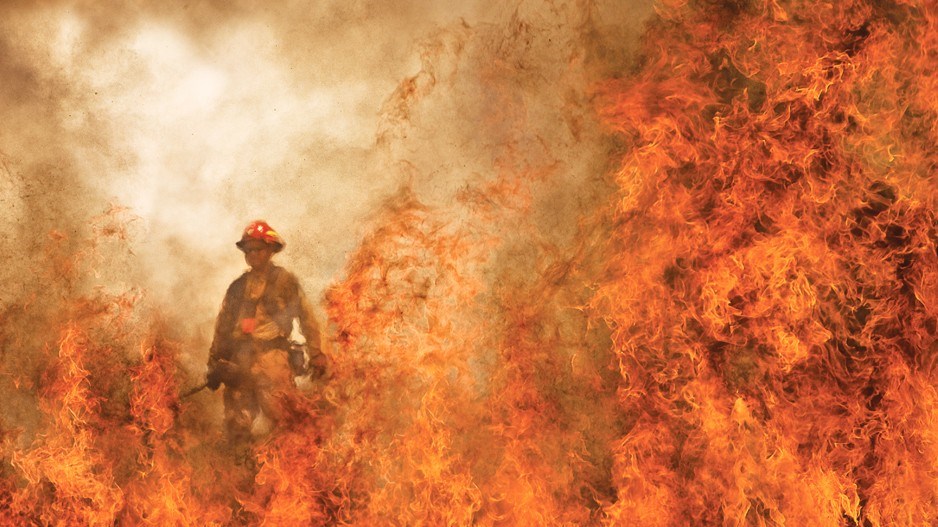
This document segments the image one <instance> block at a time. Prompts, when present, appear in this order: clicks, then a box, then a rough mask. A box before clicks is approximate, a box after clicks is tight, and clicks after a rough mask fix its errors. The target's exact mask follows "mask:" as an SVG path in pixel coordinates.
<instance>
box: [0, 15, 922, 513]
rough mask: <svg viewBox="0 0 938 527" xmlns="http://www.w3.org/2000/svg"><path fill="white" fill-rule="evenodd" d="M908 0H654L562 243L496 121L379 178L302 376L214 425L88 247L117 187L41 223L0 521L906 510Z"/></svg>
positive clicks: (548, 178) (912, 444) (909, 388)
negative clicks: (487, 136) (46, 234)
mask: <svg viewBox="0 0 938 527" xmlns="http://www.w3.org/2000/svg"><path fill="white" fill-rule="evenodd" d="M522 25H523V24H522ZM936 26H938V13H936V10H935V7H934V6H933V5H932V4H931V3H929V2H919V1H914V0H908V1H896V2H882V1H876V2H871V1H867V0H846V1H844V2H838V3H821V4H816V3H809V2H802V1H798V0H792V1H781V0H766V1H752V2H748V1H747V2H743V1H707V0H699V1H696V0H695V1H668V2H661V3H659V5H658V15H657V17H656V18H655V19H654V20H653V21H652V22H651V23H650V25H649V26H648V28H647V30H646V34H645V37H644V41H643V45H642V49H641V60H640V61H639V63H638V64H637V65H636V66H635V68H634V69H633V70H632V71H628V72H625V71H623V72H619V75H618V76H617V77H616V78H614V79H606V80H601V81H599V82H597V83H596V85H595V93H594V95H595V97H594V98H593V100H594V101H595V102H596V104H597V107H596V112H595V113H596V118H597V119H598V120H599V121H600V122H601V124H602V126H603V127H604V130H605V133H606V134H607V137H606V138H604V140H608V141H609V142H610V143H611V144H613V145H614V147H615V148H614V149H613V151H612V153H610V154H609V156H610V159H609V160H608V161H609V162H610V164H611V166H613V167H614V170H613V171H612V172H611V173H610V174H609V175H608V176H609V181H608V183H609V186H608V189H609V195H608V196H606V198H605V199H604V201H602V203H601V205H600V206H598V207H597V208H595V209H590V211H589V212H588V213H587V214H586V215H585V216H584V217H581V218H576V222H577V228H578V231H577V236H575V237H574V240H573V241H572V242H569V243H565V242H563V241H558V238H557V237H551V236H547V235H545V233H544V231H543V230H542V229H541V226H540V225H539V220H540V219H542V217H543V214H542V215H541V216H538V213H539V212H542V211H540V208H542V207H545V205H544V204H545V202H549V200H548V198H545V194H546V192H545V191H544V189H545V188H550V187H552V186H555V185H560V183H561V182H562V181H563V175H564V174H563V171H564V170H565V167H564V165H563V163H559V162H557V161H556V160H554V159H551V158H550V156H544V159H537V156H533V155H532V156H524V155H520V154H518V152H517V151H516V149H517V148H519V145H520V144H521V142H518V143H512V144H510V145H508V146H506V147H505V148H504V149H503V150H500V151H499V152H498V153H497V154H496V155H495V156H494V157H495V159H494V160H493V162H492V166H493V171H492V174H491V177H490V178H489V179H487V180H485V181H479V182H477V183H476V184H472V185H466V186H465V187H463V188H461V189H459V190H457V191H455V192H453V196H452V197H453V198H454V199H452V200H431V199H425V198H424V197H423V196H422V195H421V194H420V192H419V191H418V190H416V185H410V186H404V187H403V188H401V190H400V191H399V192H398V193H397V194H395V195H392V196H390V197H389V199H387V200H386V201H385V202H384V203H383V206H382V207H381V208H380V210H378V211H377V212H376V213H375V214H374V216H373V217H372V218H371V225H370V229H368V231H367V233H366V235H365V236H364V237H363V239H362V240H361V243H360V245H359V246H358V247H357V248H356V249H355V250H354V251H353V252H351V253H350V254H349V258H348V262H347V264H346V266H345V269H344V272H343V275H342V277H341V278H340V279H338V280H337V281H336V282H335V283H334V284H333V285H332V286H331V287H330V288H329V289H328V291H327V293H326V298H325V306H324V307H325V310H326V314H327V321H326V322H327V324H325V329H326V343H325V344H326V351H327V353H328V356H329V358H330V365H329V373H328V375H327V376H326V377H325V378H323V379H319V380H316V381H310V382H308V383H307V384H305V385H301V386H299V387H298V389H297V390H295V391H293V392H288V393H284V394H281V396H280V403H281V406H282V413H283V415H284V418H283V420H282V421H281V423H279V425H278V427H277V428H276V429H275V430H273V431H272V432H271V433H270V434H269V435H268V436H266V437H264V438H260V439H258V440H257V442H256V443H254V444H251V445H248V446H247V447H246V448H245V449H244V450H236V449H234V448H233V447H232V445H230V444H228V443H227V442H226V441H225V440H224V438H222V437H221V432H220V430H219V429H218V427H217V426H213V423H212V422H211V416H212V415H216V414H217V413H218V412H217V410H218V402H217V399H218V396H217V394H213V395H210V396H207V395H200V396H198V397H196V398H193V399H189V400H182V399H181V396H180V392H181V391H182V387H183V385H185V384H186V383H185V382H183V380H182V379H183V377H184V375H183V374H182V373H180V371H179V370H180V369H181V368H180V364H181V356H182V355H184V354H185V353H186V351H185V348H186V347H187V346H189V345H190V344H191V343H190V342H188V341H185V340H181V339H182V337H181V336H180V335H179V334H177V332H176V331H175V329H174V328H173V326H172V323H171V321H172V320H173V318H172V317H171V316H168V315H169V314H171V313H169V312H170V311H171V310H172V309H173V307H171V306H152V305H150V304H149V303H148V298H147V296H146V293H145V292H144V291H141V290H139V289H136V288H134V287H132V286H128V287H127V288H125V289H120V288H118V289H120V290H117V291H115V290H114V284H113V283H111V282H109V281H108V275H106V274H105V272H104V271H102V270H101V269H99V267H101V268H107V266H104V265H101V264H102V262H103V258H105V257H104V256H102V255H101V254H102V253H109V254H129V253H131V251H130V248H129V246H128V245H127V244H128V243H129V242H131V241H132V239H133V237H134V231H132V230H129V229H128V225H132V224H133V222H134V221H135V220H134V218H133V217H130V216H129V214H128V211H127V210H126V209H122V208H120V207H115V208H113V209H111V210H110V211H108V212H106V213H105V214H103V215H101V216H98V217H96V218H93V219H92V221H91V226H90V229H89V232H90V236H91V237H92V239H89V240H72V239H71V238H70V236H69V235H67V234H65V233H61V232H57V233H53V234H52V235H51V236H50V239H49V240H48V244H47V246H48V249H47V251H46V252H45V253H44V255H45V257H46V262H45V263H46V265H45V267H44V268H43V269H41V270H40V271H38V272H37V277H36V281H37V283H43V284H46V285H47V286H48V288H47V289H46V290H44V292H45V296H44V297H40V296H39V295H33V296H29V295H24V296H23V301H22V302H20V303H19V304H17V305H16V306H14V307H12V308H10V309H7V310H6V311H4V312H3V313H2V315H0V343H2V344H3V346H4V349H24V350H37V349H39V350H45V351H44V353H34V354H30V355H29V358H30V360H31V361H33V362H29V361H26V360H25V359H22V362H16V360H20V359H15V358H13V357H12V355H9V354H4V355H3V356H2V359H3V362H2V365H3V367H4V371H3V377H4V378H9V379H11V380H12V381H13V384H14V385H15V386H16V387H17V388H18V389H19V388H22V389H23V391H24V392H27V393H26V395H25V396H24V397H26V398H29V401H30V402H32V403H34V404H35V405H36V407H37V408H38V410H39V413H40V414H41V417H40V418H38V422H37V423H35V424H33V425H30V427H26V426H25V425H24V427H23V428H22V429H16V428H8V426H9V425H8V424H7V423H6V422H2V423H0V425H3V427H4V428H2V429H0V434H2V435H0V445H2V450H0V513H2V514H0V524H3V525H22V524H40V525H45V524H50V525H219V526H221V525H427V526H436V525H484V526H492V527H494V526H508V525H596V526H600V525H603V526H613V525H643V526H645V525H647V526H676V525H760V526H770V525H812V526H814V525H817V526H843V525H857V526H859V525H863V526H870V527H878V526H886V525H890V526H892V525H909V526H911V525H930V524H934V523H935V522H936V521H938V513H936V511H938V477H936V474H938V461H936V460H938V390H936V385H938V378H936V376H938V370H936V368H938V366H936V361H935V357H936V353H938V340H936V333H938V322H936V321H938V248H936V219H935V212H934V211H935V206H936V204H938V194H936V192H935V191H934V188H933V187H934V180H935V176H936V174H935V169H936V167H938V159H936V156H938V153H936V152H935V150H934V145H935V144H938V124H936V122H938V121H936V119H935V117H936V115H938V80H936V78H938V76H936V74H935V70H934V67H935V66H934V63H935V61H934V50H935V49H938V41H936V39H938V27H936ZM522 29H523V30H525V31H527V29H525V28H522ZM463 31H464V32H467V33H468V29H466V28H463ZM465 38H468V37H465ZM460 49H461V48H460ZM426 60H428V61H432V57H428V58H427V59H426ZM577 60H579V59H577ZM583 60H586V59H583ZM498 67H499V68H502V67H504V66H503V65H499V66H498ZM453 69H457V68H453ZM489 73H491V72H489ZM492 75H494V74H492ZM443 76H444V72H440V77H439V78H436V77H434V78H433V81H432V82H431V81H428V80H426V79H425V78H423V77H420V76H418V77H414V78H413V79H410V80H408V81H405V82H404V84H403V85H402V87H401V90H400V93H399V94H398V99H400V102H401V105H400V108H396V109H394V111H392V112H391V113H392V115H391V116H390V120H392V121H393V120H394V118H398V119H405V118H406V115H407V114H409V112H411V111H412V110H414V109H415V108H418V107H419V106H420V104H421V101H422V100H423V98H425V97H428V96H430V95H431V94H432V93H434V90H436V89H438V86H442V85H443V84H445V82H444V81H445V80H446V79H444V78H443ZM492 82H494V81H492ZM496 91H497V90H496ZM502 95H503V96H504V97H505V99H506V100H507V99H509V98H511V97H509V95H510V94H508V93H504V94H502V93H495V94H494V95H493V98H495V99H497V98H498V96H502ZM392 103H393V101H392ZM389 107H392V108H394V104H389ZM515 110H517V109H515ZM510 113H511V115H510V116H509V118H508V119H507V120H506V121H510V122H511V123H512V124H511V126H515V127H523V126H525V115H524V112H521V111H516V112H510ZM398 114H400V115H398ZM501 122H503V121H502V120H500V119H499V118H498V115H493V116H490V117H489V118H488V119H487V121H486V122H485V123H484V124H485V127H484V128H486V129H491V128H497V127H498V124H499V123H501ZM390 124H391V125H394V124H400V123H390ZM390 127H391V128H394V126H390ZM399 128H401V130H398V129H397V128H394V130H395V131H397V132H399V134H400V136H401V137H403V136H406V135H407V134H406V128H407V126H404V125H401V126H400V127H399ZM508 135H510V134H507V135H506V137H507V136H508ZM588 136H589V134H586V133H583V134H582V136H581V137H588ZM383 140H385V141H389V142H393V141H394V140H395V139H394V138H393V137H391V136H390V135H388V137H385V138H384V139H383ZM534 142H537V141H533V142H532V143H534ZM532 148H535V149H536V150H537V152H538V153H541V152H543V151H544V150H546V147H543V145H541V146H537V147H532ZM404 150H406V149H404ZM483 179H484V178H483ZM108 244H111V245H108ZM115 247H116V248H115ZM44 299H52V300H51V302H48V303H47V302H43V301H42V300H44ZM19 327H32V328H37V329H42V330H43V331H44V332H45V333H44V334H42V335H39V334H40V333H41V332H40V331H36V332H35V333H37V335H27V334H26V333H27V332H23V331H17V329H16V328H19ZM45 334H54V335H58V337H57V340H55V341H50V340H49V339H48V338H46V337H45ZM190 340H197V339H190ZM17 366H23V367H22V368H21V371H17ZM35 372H42V373H41V374H40V375H34V373H35ZM210 400H211V401H214V403H212V402H208V401H210ZM24 404H25V403H24ZM213 404H214V406H213ZM27 428H29V429H27Z"/></svg>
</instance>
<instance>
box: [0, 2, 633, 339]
mask: <svg viewBox="0 0 938 527" xmlns="http://www.w3.org/2000/svg"><path fill="white" fill-rule="evenodd" d="M650 12H651V6H650V2H627V3H622V2H585V1H584V2H551V1H546V2H519V3H508V4H505V3H503V2H490V1H483V0H477V1H472V2H461V3H457V4H453V3H450V2H426V1H422V2H421V1H408V2H393V3H386V2H374V1H353V2H347V1H342V2H339V1H331V2H301V1H290V2H278V3H276V4H269V5H261V4H259V3H256V2H203V3H198V4H195V3H194V4H188V5H185V6H181V7H169V6H167V5H165V4H163V3H160V2H144V1H137V2H125V3H120V4H113V5H106V4H103V3H100V2H90V1H89V2H42V3H38V4H37V3H31V2H5V3H4V4H3V6H2V7H0V35H2V37H0V77H2V78H3V79H4V82H3V83H2V86H0V112H2V114H3V116H4V118H3V121H4V126H3V127H2V129H0V176H2V178H0V204H2V217H3V221H4V224H5V225H6V226H7V228H6V229H5V230H6V232H7V235H6V236H4V237H2V238H0V255H2V258H3V260H4V265H3V266H2V270H0V279H3V280H4V281H5V282H7V283H11V284H13V286H12V287H10V288H7V290H6V292H5V293H3V294H2V296H0V301H2V302H3V303H4V304H7V303H9V302H12V301H15V300H16V299H17V298H18V295H21V294H22V293H24V292H25V291H28V290H31V289H33V288H34V286H35V284H28V283H25V282H24V279H23V278H22V277H23V276H25V273H22V272H21V270H23V269H25V268H29V267H33V266H36V265H37V264H39V263H40V262H39V261H38V260H40V259H41V256H40V255H41V251H40V248H41V247H42V246H43V244H44V243H46V241H47V240H48V237H49V234H50V233H52V232H54V233H57V235H59V236H63V237H64V238H65V239H66V240H67V242H66V243H72V244H73V245H74V246H73V247H72V249H74V250H80V248H81V247H80V246H81V244H83V243H86V241H87V240H88V238H89V237H90V236H93V233H89V232H88V222H89V219H90V218H94V217H97V216H99V215H101V214H103V213H105V212H106V211H108V210H111V209H112V207H121V208H123V209H121V210H123V212H121V213H120V216H121V218H123V220H125V221H127V222H128V223H127V225H128V226H129V231H128V232H129V242H128V243H129V246H130V249H131V250H132V257H131V258H129V259H127V258H114V259H109V258H107V256H105V257H104V258H102V259H101V260H100V261H98V263H97V265H98V266H99V267H101V269H99V273H100V275H99V278H100V282H102V283H104V286H105V287H109V286H113V287H115V288H122V287H129V286H133V287H140V288H142V290H144V291H145V292H146V295H148V297H149V298H151V299H152V300H154V301H155V303H156V304H157V305H162V306H172V308H171V309H170V311H172V313H170V314H169V318H170V319H171V320H173V319H175V320H178V321H179V322H178V323H179V324H180V325H181V327H180V330H181V332H182V333H183V334H185V335H187V338H190V339H194V340H195V341H196V342H197V343H198V344H203V343H204V342H202V341H204V339H206V338H208V336H209V334H210V328H211V323H212V320H213V318H214V316H215V312H216V310H217V307H218V304H219V302H220V299H221V295H222V293H223V291H224V288H225V286H226V285H227V284H228V283H229V282H230V281H231V280H232V279H233V278H234V277H236V276H237V274H238V273H239V272H240V271H241V269H242V268H243V267H244V264H243V261H242V259H241V256H240V254H239V253H237V252H236V250H235V248H234V245H233V242H234V241H235V240H236V239H237V237H238V235H239V233H240V229H241V228H242V227H243V226H244V225H245V224H246V223H247V222H248V221H250V220H253V219H256V218H264V219H266V220H268V221H269V222H270V223H271V224H272V225H273V226H274V227H275V228H277V229H278V230H279V231H280V232H281V233H282V235H283V236H284V237H285V239H286V240H287V244H288V248H287V251H285V252H284V253H283V254H282V255H281V256H280V257H279V258H280V260H281V262H282V263H283V264H284V265H286V266H287V267H290V268H291V269H293V270H294V271H295V272H297V274H298V275H300V277H301V279H302V280H303V282H304V284H305V285H306V287H307V289H308V290H309V294H310V295H311V296H313V297H315V298H317V299H318V298H320V297H321V295H322V292H323V291H324V290H325V289H326V288H327V287H328V286H329V284H330V283H332V282H334V281H335V280H337V279H338V278H340V276H341V273H342V269H343V265H344V264H345V260H346V255H347V254H348V253H349V252H350V251H351V250H353V249H354V248H355V247H356V246H357V245H358V244H359V243H360V241H361V239H362V236H363V234H364V233H365V232H366V231H367V229H368V221H369V218H370V217H371V215H372V213H373V211H375V210H376V209H377V208H378V206H379V205H380V203H381V202H382V201H384V200H385V199H386V198H387V197H388V196H389V195H392V194H394V193H395V192H397V190H398V189H399V188H401V187H402V186H405V187H407V188H410V189H412V190H413V191H414V192H415V193H416V195H417V196H418V198H419V199H420V200H422V201H424V202H425V203H428V204H431V205H445V204H446V203H449V202H451V201H452V200H453V199H454V196H455V195H457V194H458V193H460V192H466V191H470V192H471V189H472V188H474V187H475V186H477V185H480V184H483V183H485V182H487V181H491V180H493V179H495V178H497V176H498V174H499V173H500V172H504V171H519V170H521V171H524V170H534V171H538V170H540V171H545V173H550V174H552V175H550V176H549V177H547V176H545V178H544V181H545V186H544V188H543V189H542V190H541V191H539V192H538V195H537V196H534V197H533V200H534V205H533V206H532V209H531V215H532V218H534V220H535V221H536V222H537V223H538V224H539V225H540V226H541V229H542V230H543V231H544V233H545V234H546V235H547V236H548V237H550V236H553V235H555V236H556V237H557V238H558V239H567V240H568V239H569V238H570V237H571V236H573V235H574V234H575V229H576V223H577V218H578V217H579V215H580V214H582V213H583V212H584V210H587V209H588V208H589V207H590V206H591V203H594V202H596V200H598V199H600V195H601V194H602V191H603V189H604V187H603V183H602V181H603V175H604V171H605V170H606V167H605V166H604V165H603V163H604V160H605V159H606V157H605V156H603V155H602V154H603V152H604V151H605V149H606V148H608V146H607V145H605V144H603V141H602V139H601V135H600V134H599V132H598V131H597V130H596V127H595V124H593V122H592V120H591V119H592V117H591V115H590V114H591V111H592V110H591V107H590V104H589V100H588V90H589V87H590V83H591V82H594V81H595V80H596V79H597V77H598V76H599V75H605V74H609V73H610V72H612V71H618V70H620V69H621V68H622V67H624V66H625V65H627V64H628V62H629V60H630V55H629V53H630V51H631V49H632V47H633V46H634V42H635V41H636V38H637V35H638V33H639V29H640V27H641V23H642V21H643V20H644V19H645V18H646V17H647V16H649V14H650ZM24 250H25V252H24ZM111 267H113V269H111Z"/></svg>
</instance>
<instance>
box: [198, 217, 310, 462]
mask: <svg viewBox="0 0 938 527" xmlns="http://www.w3.org/2000/svg"><path fill="white" fill-rule="evenodd" d="M236 245H237V247H238V248H239V249H241V251H242V252H243V253H244V260H245V261H246V262H247V264H248V265H249V266H250V269H249V270H248V271H247V272H245V273H244V274H242V275H241V276H240V277H239V278H238V279H237V280H235V281H234V282H232V284H231V285H230V286H229V287H228V291H227V292H226V293H225V299H224V301H223V302H222V307H221V312H220V313H219V314H218V319H217V321H216V323H215V335H214V338H213V340H212V346H211V349H210V351H209V359H208V379H207V380H208V383H207V384H208V387H209V388H211V389H212V390H217V389H218V388H219V386H221V385H222V384H224V385H225V390H224V402H225V429H226V432H227V434H228V439H229V440H230V441H232V442H234V443H241V444H243V443H246V442H247V441H248V440H250V438H251V430H252V427H253V425H254V421H255V419H256V418H257V417H258V416H260V415H261V414H263V415H264V416H265V417H266V418H267V419H268V420H269V421H270V422H271V424H272V425H275V424H276V423H277V421H278V420H279V418H280V415H281V412H280V409H279V405H278V395H279V394H282V393H284V392H285V391H288V390H292V389H294V387H295V385H294V378H295V377H297V376H298V375H302V374H306V373H310V374H311V375H322V373H323V371H324V369H325V357H324V356H323V354H322V347H321V342H320V334H319V328H318V326H317V324H316V320H315V318H314V316H313V311H312V307H311V305H310V303H309V301H308V300H307V298H306V295H305V294H304V293H303V290H302V288H301V287H300V284H299V281H298V280H297V278H296V276H294V275H293V274H292V273H290V272H288V271H287V270H286V269H284V268H282V267H280V266H277V265H274V263H273V262H271V258H272V257H273V256H274V255H275V254H276V253H278V252H280V251H282V250H283V248H284V246H285V243H284V241H283V238H281V237H280V235H279V234H278V233H277V232H276V231H275V230H274V229H272V228H271V227H270V225H268V224H267V223H266V222H264V221H260V220H258V221H254V222H252V223H251V224H250V225H248V226H247V227H246V228H245V229H244V233H243V234H242V236H241V239H240V240H239V241H238V242H237V243H236ZM294 321H298V322H299V329H300V331H301V332H302V334H303V337H304V339H305V341H306V344H305V350H304V347H300V346H298V345H296V344H295V343H293V342H292V341H291V340H290V337H291V334H292V332H293V325H294Z"/></svg>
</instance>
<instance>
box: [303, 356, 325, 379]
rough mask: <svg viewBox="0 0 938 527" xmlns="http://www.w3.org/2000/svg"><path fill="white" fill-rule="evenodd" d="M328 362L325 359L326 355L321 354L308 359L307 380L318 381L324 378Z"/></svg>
mask: <svg viewBox="0 0 938 527" xmlns="http://www.w3.org/2000/svg"><path fill="white" fill-rule="evenodd" d="M328 365H329V361H328V360H327V359H326V355H325V354H324V353H322V352H319V353H316V354H313V355H311V356H310V358H309V367H308V368H309V378H310V379H311V380H314V381H315V380H318V379H321V378H323V377H325V376H326V372H327V371H328V369H329V368H328Z"/></svg>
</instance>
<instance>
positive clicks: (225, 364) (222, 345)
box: [206, 288, 238, 390]
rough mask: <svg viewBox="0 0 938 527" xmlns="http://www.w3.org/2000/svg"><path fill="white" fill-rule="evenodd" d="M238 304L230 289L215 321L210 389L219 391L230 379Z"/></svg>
mask: <svg viewBox="0 0 938 527" xmlns="http://www.w3.org/2000/svg"><path fill="white" fill-rule="evenodd" d="M235 305H236V302H235V301H234V298H232V288H229V289H228V292H227V293H226V294H225V299H224V300H223V301H222V305H221V310H219V313H218V318H217V319H216V320H215V333H214V336H213V338H212V346H211V348H209V354H208V374H207V376H206V377H207V381H208V387H209V388H211V389H212V390H217V389H218V387H219V386H220V385H221V383H223V382H225V380H226V378H227V377H228V373H229V372H228V370H229V369H230V368H229V365H230V364H231V363H230V362H229V361H228V359H229V358H230V357H231V345H232V343H231V340H232V331H233V330H234V326H235V322H236V320H235V319H236V318H237V316H238V314H237V313H235V312H234V311H235V309H234V306H235Z"/></svg>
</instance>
